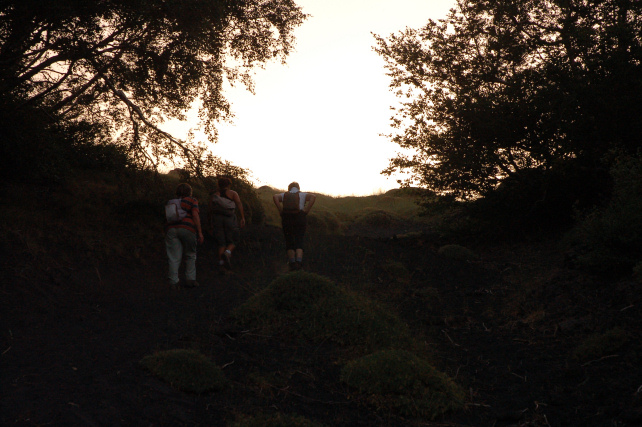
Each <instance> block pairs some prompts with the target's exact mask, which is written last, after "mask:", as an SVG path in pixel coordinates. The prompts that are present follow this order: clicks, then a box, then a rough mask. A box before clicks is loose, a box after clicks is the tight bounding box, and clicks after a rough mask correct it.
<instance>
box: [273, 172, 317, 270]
mask: <svg viewBox="0 0 642 427" xmlns="http://www.w3.org/2000/svg"><path fill="white" fill-rule="evenodd" d="M299 189H300V186H299V184H298V183H297V182H292V183H291V184H290V185H288V191H287V192H285V193H279V194H275V195H274V196H273V197H272V200H274V204H275V205H276V208H277V209H278V210H279V214H280V215H281V225H282V227H283V235H284V236H285V250H286V253H287V256H288V267H289V269H290V271H292V270H299V269H301V267H302V266H303V236H304V235H305V228H306V225H307V215H308V213H309V212H310V209H312V205H314V202H315V201H316V196H315V195H314V194H311V193H303V192H301V191H300V190H299Z"/></svg>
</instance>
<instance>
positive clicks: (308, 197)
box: [303, 193, 317, 214]
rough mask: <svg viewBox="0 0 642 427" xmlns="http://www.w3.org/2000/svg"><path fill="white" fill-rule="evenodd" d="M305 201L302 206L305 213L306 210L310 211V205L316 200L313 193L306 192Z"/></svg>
mask: <svg viewBox="0 0 642 427" xmlns="http://www.w3.org/2000/svg"><path fill="white" fill-rule="evenodd" d="M305 201H306V205H305V207H304V208H303V212H305V213H306V214H307V213H308V212H310V209H312V205H314V202H316V201H317V196H315V195H314V194H310V193H308V194H306V195H305Z"/></svg>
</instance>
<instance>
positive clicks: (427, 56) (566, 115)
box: [375, 0, 642, 197]
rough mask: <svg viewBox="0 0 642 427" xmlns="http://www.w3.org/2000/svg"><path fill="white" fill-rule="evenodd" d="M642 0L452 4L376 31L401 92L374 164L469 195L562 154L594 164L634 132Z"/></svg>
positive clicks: (625, 146) (633, 140) (634, 144)
mask: <svg viewBox="0 0 642 427" xmlns="http://www.w3.org/2000/svg"><path fill="white" fill-rule="evenodd" d="M641 12H642V3H641V2H639V1H636V0H493V1H489V0H458V2H457V7H456V8H454V9H452V10H451V11H450V13H449V14H448V16H447V18H445V19H443V20H440V21H433V20H430V21H428V23H427V24H426V25H425V26H424V27H423V28H420V29H406V30H405V31H401V32H399V33H396V34H392V35H390V36H388V37H387V38H384V37H381V36H378V35H375V38H376V46H375V51H376V52H378V53H379V54H380V55H381V56H382V57H383V58H384V60H385V61H386V68H387V70H388V75H389V76H390V77H391V83H390V87H391V89H393V90H395V91H396V93H397V95H398V96H399V97H400V98H401V99H402V101H401V103H400V105H399V106H397V107H395V108H394V110H395V114H394V116H393V117H392V127H393V129H394V130H393V132H392V133H391V135H389V137H390V138H391V139H392V141H394V142H395V143H397V144H398V145H399V146H400V147H401V148H402V149H403V151H402V152H401V153H399V154H398V155H397V157H396V158H394V159H392V160H391V162H390V165H389V167H388V168H387V169H386V170H385V171H384V172H383V173H387V174H391V173H393V172H395V171H398V170H400V171H407V172H410V176H411V177H410V178H409V180H408V183H414V184H419V185H422V186H425V187H428V188H430V189H432V190H436V191H439V192H442V193H449V194H454V195H456V196H459V197H468V196H474V195H479V194H484V193H486V192H487V191H489V190H491V189H493V188H496V186H497V185H498V184H499V183H500V182H502V180H504V179H506V178H507V177H517V178H518V177H519V176H520V174H521V173H523V172H524V171H526V170H529V169H541V170H547V169H550V168H553V167H555V165H556V164H558V163H559V162H564V161H567V160H569V159H573V161H578V162H581V163H582V164H584V165H586V166H587V167H589V168H590V167H597V165H598V164H599V163H600V162H601V161H602V160H603V158H604V157H605V155H606V154H607V153H609V152H610V151H613V150H620V151H624V152H628V153H633V152H635V151H636V150H637V149H638V148H639V147H640V145H641V142H642V140H641V139H640V134H641V132H642V124H641V123H642V121H641V120H639V117H642V68H641V66H642V64H641V60H642V36H641V35H642V13H641Z"/></svg>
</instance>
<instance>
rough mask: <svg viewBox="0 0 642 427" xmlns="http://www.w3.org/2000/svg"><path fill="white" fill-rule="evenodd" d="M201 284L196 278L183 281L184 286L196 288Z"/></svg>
mask: <svg viewBox="0 0 642 427" xmlns="http://www.w3.org/2000/svg"><path fill="white" fill-rule="evenodd" d="M199 286H201V285H200V284H199V283H198V282H197V281H196V280H186V281H185V287H186V288H197V287H199Z"/></svg>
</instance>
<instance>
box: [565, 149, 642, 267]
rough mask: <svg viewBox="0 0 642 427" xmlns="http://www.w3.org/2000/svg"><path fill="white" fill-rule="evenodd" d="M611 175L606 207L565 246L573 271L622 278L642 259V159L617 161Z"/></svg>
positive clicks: (576, 230) (577, 228) (579, 226)
mask: <svg viewBox="0 0 642 427" xmlns="http://www.w3.org/2000/svg"><path fill="white" fill-rule="evenodd" d="M611 175H612V177H613V182H614V189H613V196H612V198H611V200H610V202H609V204H608V205H607V206H605V207H603V208H600V209H594V210H593V211H591V212H590V213H589V214H588V215H586V216H585V217H584V218H583V219H582V220H580V221H579V222H578V223H577V225H576V226H575V227H574V228H573V230H572V231H571V232H570V233H568V235H567V236H566V243H567V245H568V246H569V247H570V251H569V252H571V253H572V263H573V264H574V265H575V266H576V267H578V268H581V269H583V270H585V271H588V272H591V273H594V274H601V275H620V276H621V275H622V274H630V273H631V272H632V269H633V267H634V266H635V265H636V264H637V263H638V262H639V261H640V259H642V156H636V157H622V158H620V159H619V160H618V161H617V162H616V163H615V166H614V167H613V168H612V170H611Z"/></svg>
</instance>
